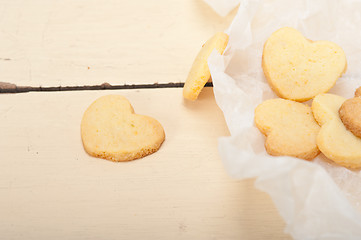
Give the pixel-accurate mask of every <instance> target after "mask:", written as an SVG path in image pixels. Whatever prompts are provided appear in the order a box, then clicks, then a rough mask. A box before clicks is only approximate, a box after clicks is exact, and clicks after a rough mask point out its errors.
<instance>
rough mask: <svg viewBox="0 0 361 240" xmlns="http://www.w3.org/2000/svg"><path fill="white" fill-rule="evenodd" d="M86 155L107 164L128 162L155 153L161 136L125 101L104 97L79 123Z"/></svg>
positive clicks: (158, 129)
mask: <svg viewBox="0 0 361 240" xmlns="http://www.w3.org/2000/svg"><path fill="white" fill-rule="evenodd" d="M81 137H82V141H83V146H84V148H85V150H86V152H87V153H88V154H90V155H91V156H94V157H100V158H104V159H108V160H111V161H117V162H119V161H130V160H134V159H138V158H141V157H144V156H146V155H149V154H151V153H154V152H156V151H158V149H159V148H160V146H161V145H162V143H163V141H164V139H165V134H164V130H163V127H162V125H161V124H160V123H159V122H158V121H157V120H155V119H153V118H151V117H148V116H143V115H138V114H135V113H134V110H133V108H132V106H131V105H130V103H129V101H128V100H127V99H126V98H125V97H123V96H119V95H107V96H103V97H100V98H99V99H97V100H96V101H94V102H93V103H92V104H91V105H90V106H89V107H88V109H87V110H86V111H85V113H84V115H83V118H82V121H81Z"/></svg>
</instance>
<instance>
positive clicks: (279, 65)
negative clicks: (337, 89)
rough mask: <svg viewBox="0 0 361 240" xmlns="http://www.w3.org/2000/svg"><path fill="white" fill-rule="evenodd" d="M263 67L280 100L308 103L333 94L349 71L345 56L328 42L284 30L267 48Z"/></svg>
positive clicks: (274, 37)
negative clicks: (326, 94) (332, 90)
mask: <svg viewBox="0 0 361 240" xmlns="http://www.w3.org/2000/svg"><path fill="white" fill-rule="evenodd" d="M262 67H263V71H264V74H265V76H266V78H267V80H268V83H269V84H270V86H271V88H272V89H273V90H274V92H275V93H276V94H277V95H278V96H279V97H281V98H285V99H290V100H295V101H300V102H303V101H307V100H309V99H312V98H313V97H315V96H316V95H317V94H320V93H325V92H327V91H328V90H330V89H331V88H332V87H333V86H334V84H335V82H336V80H337V79H338V78H339V77H340V76H341V75H342V74H343V73H344V72H345V71H346V68H347V63H346V57H345V53H344V51H343V50H342V48H341V47H339V46H338V45H337V44H335V43H333V42H329V41H310V40H308V39H306V38H305V37H304V36H303V35H302V34H301V33H300V32H298V31H297V30H295V29H293V28H290V27H285V28H281V29H279V30H277V31H276V32H274V33H273V34H272V35H271V36H270V37H269V38H268V40H267V41H266V43H265V44H264V49H263V56H262Z"/></svg>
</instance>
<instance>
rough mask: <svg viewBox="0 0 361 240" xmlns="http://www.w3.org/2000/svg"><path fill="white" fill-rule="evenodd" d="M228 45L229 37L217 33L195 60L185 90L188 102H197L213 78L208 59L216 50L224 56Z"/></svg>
mask: <svg viewBox="0 0 361 240" xmlns="http://www.w3.org/2000/svg"><path fill="white" fill-rule="evenodd" d="M227 44H228V35H227V34H226V33H223V32H219V33H216V34H215V35H214V36H213V37H212V38H210V39H209V40H208V41H207V42H206V43H205V44H204V45H203V46H202V49H201V50H200V52H199V53H198V55H197V57H196V58H195V60H194V62H193V65H192V67H191V70H190V71H189V74H188V77H187V79H186V82H185V84H184V88H183V97H184V98H186V99H188V100H192V101H194V100H196V99H197V98H198V95H199V94H200V92H201V91H202V89H203V87H204V85H205V84H206V83H207V81H208V80H209V79H210V77H211V73H210V71H209V68H208V57H209V56H210V55H211V53H212V51H213V50H214V49H216V50H217V51H218V53H219V54H223V51H224V50H225V49H226V47H227Z"/></svg>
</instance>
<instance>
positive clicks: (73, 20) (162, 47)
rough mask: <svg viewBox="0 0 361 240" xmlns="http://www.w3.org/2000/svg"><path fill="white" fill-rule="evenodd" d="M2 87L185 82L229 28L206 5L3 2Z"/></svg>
mask: <svg viewBox="0 0 361 240" xmlns="http://www.w3.org/2000/svg"><path fill="white" fill-rule="evenodd" d="M0 13H1V14H0V28H1V31H0V52H1V54H0V82H10V83H14V84H17V85H22V86H24V85H25V86H33V87H38V86H43V87H54V86H74V85H75V86H81V85H97V84H102V83H104V82H108V83H110V84H112V85H123V84H134V83H138V84H139V83H142V84H144V83H156V82H158V83H168V82H184V81H185V79H186V77H187V74H188V71H189V68H190V66H191V64H192V62H193V60H194V58H195V56H196V54H197V53H198V51H199V50H200V48H201V46H202V44H203V43H204V42H205V41H206V40H207V39H208V38H209V37H210V36H212V35H213V34H214V33H215V32H217V31H224V30H225V29H226V28H227V27H228V25H229V24H230V22H231V20H232V18H233V16H234V15H235V13H236V11H233V12H232V13H231V14H230V15H229V16H227V17H225V18H222V17H220V16H218V15H217V14H216V13H215V12H214V11H213V10H212V9H211V8H210V7H209V6H208V5H207V4H206V3H204V2H203V1H202V0H182V1H178V0H157V1H147V0H132V1H128V0H107V1H88V0H63V1H48V0H34V1H22V0H12V1H0Z"/></svg>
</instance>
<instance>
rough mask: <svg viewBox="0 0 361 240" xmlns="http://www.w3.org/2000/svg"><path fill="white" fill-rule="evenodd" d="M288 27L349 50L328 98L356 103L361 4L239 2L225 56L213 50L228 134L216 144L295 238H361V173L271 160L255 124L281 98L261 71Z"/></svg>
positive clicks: (322, 161)
mask: <svg viewBox="0 0 361 240" xmlns="http://www.w3.org/2000/svg"><path fill="white" fill-rule="evenodd" d="M205 1H206V2H207V0H205ZM213 2H214V0H213ZM218 4H219V5H221V4H227V2H223V1H221V0H219V1H218ZM213 6H214V5H213ZM214 7H215V8H216V6H214ZM229 7H230V6H229ZM285 26H289V27H294V28H296V29H298V30H299V31H300V32H302V33H303V34H304V36H305V37H306V38H308V39H312V40H329V41H333V42H335V43H337V44H339V45H340V46H341V47H342V48H343V49H344V51H345V53H346V57H347V64H348V69H347V71H346V73H345V74H344V75H343V76H342V77H341V78H340V79H339V80H338V81H337V83H336V85H335V86H334V87H333V88H332V89H331V91H330V92H331V93H335V94H338V95H341V96H343V97H346V98H351V97H353V94H354V91H355V89H356V88H357V87H359V86H361V1H359V0H317V1H316V0H302V1H301V0H293V1H289V0H253V1H247V0H242V1H241V3H240V6H239V9H238V13H237V15H236V16H235V18H234V20H233V22H232V23H231V25H230V27H229V29H228V30H227V31H226V32H227V33H228V34H229V36H230V39H229V43H228V46H227V49H226V51H225V53H224V55H222V56H221V55H219V54H217V53H216V51H214V52H213V53H212V55H211V56H210V58H209V59H208V64H209V67H210V70H211V75H212V80H213V84H214V93H215V96H216V101H217V104H218V105H219V107H220V108H221V109H222V111H223V113H224V116H225V119H226V122H227V125H228V128H229V130H230V133H231V136H229V137H222V138H220V140H219V152H220V155H221V158H222V160H223V162H224V165H225V168H226V169H227V171H228V172H229V173H230V175H232V176H233V177H235V178H238V179H245V178H256V181H255V185H256V187H257V188H258V189H261V190H263V191H265V192H267V193H268V194H269V195H270V196H271V197H272V199H273V201H274V203H275V206H276V207H277V209H278V210H279V213H280V215H281V216H282V217H283V218H284V220H285V222H286V228H285V232H286V233H289V234H290V235H291V236H292V237H293V238H294V239H361V206H360V203H361V174H360V171H351V170H349V169H346V168H343V167H340V166H337V165H336V164H333V163H332V162H331V161H329V160H328V159H326V158H325V157H324V156H323V155H322V154H320V155H319V156H318V157H317V158H316V159H315V160H314V161H312V162H308V161H305V160H301V159H297V158H293V157H273V156H269V155H268V154H267V153H266V151H265V148H264V136H263V135H262V134H261V133H260V132H259V131H258V129H257V128H256V127H255V126H254V119H253V117H254V109H255V108H256V106H257V105H258V104H260V103H261V102H263V101H264V100H266V99H269V98H276V97H277V96H276V95H275V94H274V93H273V92H272V90H271V89H270V87H269V85H268V84H267V81H266V79H265V77H264V74H263V71H262V67H261V59H262V51H263V44H264V42H265V41H266V39H267V38H268V37H269V36H270V35H271V33H273V32H274V31H276V30H277V29H279V28H281V27H285Z"/></svg>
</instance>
